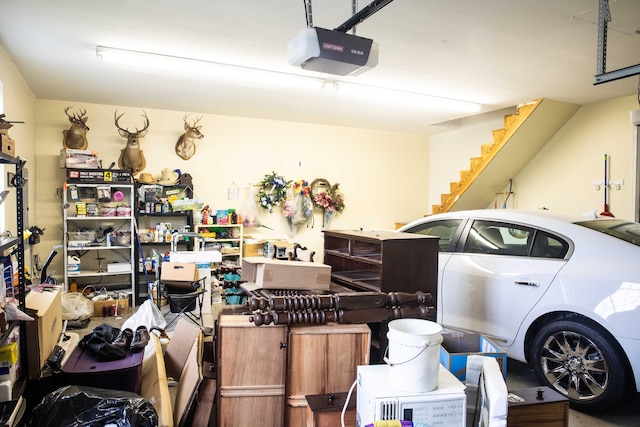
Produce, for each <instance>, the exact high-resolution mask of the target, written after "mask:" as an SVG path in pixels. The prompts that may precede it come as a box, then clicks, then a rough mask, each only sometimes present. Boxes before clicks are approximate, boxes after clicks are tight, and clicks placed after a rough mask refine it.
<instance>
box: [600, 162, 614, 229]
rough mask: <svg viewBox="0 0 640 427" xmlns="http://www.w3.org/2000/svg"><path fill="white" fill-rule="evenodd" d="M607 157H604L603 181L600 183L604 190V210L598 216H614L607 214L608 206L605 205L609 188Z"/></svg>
mask: <svg viewBox="0 0 640 427" xmlns="http://www.w3.org/2000/svg"><path fill="white" fill-rule="evenodd" d="M608 160H609V157H608V156H607V155H606V154H605V155H604V181H602V187H603V188H604V210H603V211H602V212H600V216H611V217H612V216H614V215H613V214H612V213H611V212H609V204H608V203H607V201H608V200H607V188H608V187H609V182H608V181H607V163H608Z"/></svg>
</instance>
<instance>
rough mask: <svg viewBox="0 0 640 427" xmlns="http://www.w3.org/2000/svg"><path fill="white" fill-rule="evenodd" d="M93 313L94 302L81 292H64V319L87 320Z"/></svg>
mask: <svg viewBox="0 0 640 427" xmlns="http://www.w3.org/2000/svg"><path fill="white" fill-rule="evenodd" d="M92 314H93V302H92V301H91V300H90V299H89V298H87V297H86V296H84V295H83V294H82V293H81V292H66V293H64V294H62V319H63V320H85V319H88V318H90V317H91V315H92Z"/></svg>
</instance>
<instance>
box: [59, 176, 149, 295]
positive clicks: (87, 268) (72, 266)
mask: <svg viewBox="0 0 640 427" xmlns="http://www.w3.org/2000/svg"><path fill="white" fill-rule="evenodd" d="M64 190H65V191H64V197H63V200H64V201H63V221H64V265H65V269H64V286H65V289H67V290H69V288H70V285H71V283H70V282H71V280H75V281H76V283H77V287H78V288H79V289H81V288H84V287H86V286H93V287H94V288H95V289H96V291H99V290H100V289H102V288H105V289H106V290H108V291H122V292H124V293H126V294H127V295H131V304H132V305H135V304H136V298H135V297H134V295H135V272H136V271H137V263H136V262H135V256H134V244H135V233H134V217H133V206H134V193H133V185H132V184H123V183H75V182H73V183H70V182H65V185H64ZM100 191H103V192H104V193H105V194H103V195H102V197H101V195H100V194H99V192H100ZM116 194H117V196H116ZM107 195H108V196H107ZM107 199H108V201H107ZM87 205H93V206H90V207H89V208H87ZM118 205H121V206H120V209H118ZM87 209H88V210H87ZM73 257H77V258H79V261H80V262H79V266H76V262H75V261H74V260H73V259H72V258H73ZM70 261H72V262H70Z"/></svg>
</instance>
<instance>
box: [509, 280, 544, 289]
mask: <svg viewBox="0 0 640 427" xmlns="http://www.w3.org/2000/svg"><path fill="white" fill-rule="evenodd" d="M515 284H516V285H525V286H534V287H536V288H537V287H539V286H540V285H539V284H537V283H535V282H525V281H524V280H516V281H515Z"/></svg>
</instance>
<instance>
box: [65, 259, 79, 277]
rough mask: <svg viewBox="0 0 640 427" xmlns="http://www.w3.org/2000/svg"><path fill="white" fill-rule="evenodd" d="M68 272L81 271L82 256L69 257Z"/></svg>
mask: <svg viewBox="0 0 640 427" xmlns="http://www.w3.org/2000/svg"><path fill="white" fill-rule="evenodd" d="M67 273H69V274H73V273H80V258H79V257H77V256H68V257H67Z"/></svg>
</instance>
